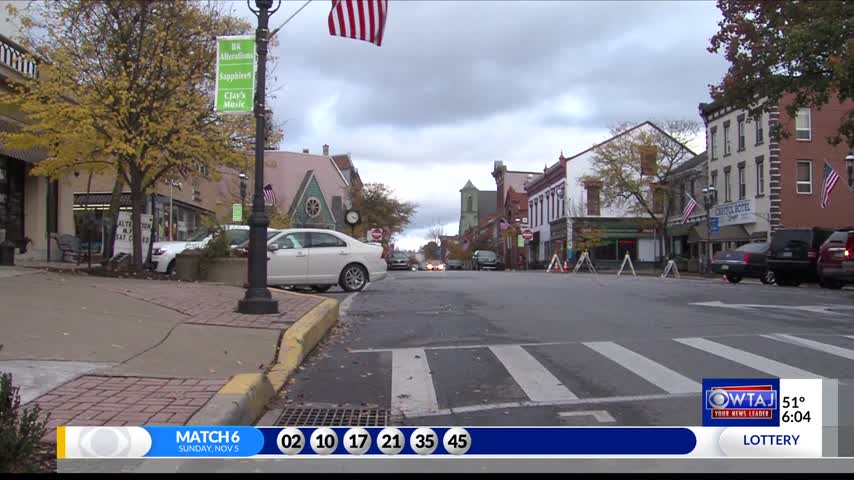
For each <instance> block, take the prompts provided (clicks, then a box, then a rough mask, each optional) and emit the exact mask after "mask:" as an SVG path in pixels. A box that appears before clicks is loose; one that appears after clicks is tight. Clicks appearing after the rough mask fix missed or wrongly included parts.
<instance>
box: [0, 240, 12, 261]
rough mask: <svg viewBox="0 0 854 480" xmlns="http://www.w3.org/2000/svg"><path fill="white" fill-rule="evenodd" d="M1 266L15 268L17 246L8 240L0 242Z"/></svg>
mask: <svg viewBox="0 0 854 480" xmlns="http://www.w3.org/2000/svg"><path fill="white" fill-rule="evenodd" d="M0 266H4V267H14V266H15V244H14V243H12V242H10V241H8V240H3V241H2V242H0Z"/></svg>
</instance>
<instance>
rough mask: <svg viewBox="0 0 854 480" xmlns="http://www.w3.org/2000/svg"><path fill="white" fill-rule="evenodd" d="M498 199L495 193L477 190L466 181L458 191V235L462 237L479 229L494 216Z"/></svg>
mask: <svg viewBox="0 0 854 480" xmlns="http://www.w3.org/2000/svg"><path fill="white" fill-rule="evenodd" d="M497 203H498V198H497V194H496V192H495V191H494V190H493V191H484V190H478V189H477V187H475V186H474V184H473V183H471V180H469V181H467V182H466V184H465V185H464V186H463V188H461V189H460V227H459V231H458V235H460V236H462V235H463V234H465V233H466V232H468V231H469V230H470V229H473V228H475V229H476V228H479V227H480V226H481V223H482V222H484V221H485V220H487V219H488V218H490V216H494V214H495V211H496V208H497Z"/></svg>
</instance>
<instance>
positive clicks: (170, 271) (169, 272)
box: [166, 260, 175, 275]
mask: <svg viewBox="0 0 854 480" xmlns="http://www.w3.org/2000/svg"><path fill="white" fill-rule="evenodd" d="M173 273H175V260H172V261H171V262H169V265H167V266H166V275H172V274H173Z"/></svg>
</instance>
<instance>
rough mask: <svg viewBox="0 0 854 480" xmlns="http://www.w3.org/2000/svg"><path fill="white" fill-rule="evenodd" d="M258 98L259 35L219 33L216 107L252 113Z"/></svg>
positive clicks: (225, 111)
mask: <svg viewBox="0 0 854 480" xmlns="http://www.w3.org/2000/svg"><path fill="white" fill-rule="evenodd" d="M254 98H255V37H217V39H216V111H217V112H220V113H250V112H252V104H253V101H254Z"/></svg>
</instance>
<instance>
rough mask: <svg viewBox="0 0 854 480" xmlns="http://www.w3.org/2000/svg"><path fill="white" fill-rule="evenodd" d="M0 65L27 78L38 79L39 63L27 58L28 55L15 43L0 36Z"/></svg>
mask: <svg viewBox="0 0 854 480" xmlns="http://www.w3.org/2000/svg"><path fill="white" fill-rule="evenodd" d="M0 64H2V65H5V66H7V67H9V68H11V69H12V70H14V71H16V72H18V73H20V74H21V75H23V76H25V77H30V78H38V76H39V69H38V62H36V61H35V60H32V59H29V58H27V54H26V53H24V51H23V50H22V49H21V48H20V47H18V46H17V45H16V44H15V43H14V42H12V41H11V40H9V39H7V38H6V37H4V36H2V35H0Z"/></svg>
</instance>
